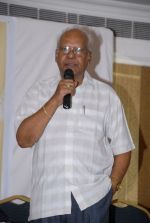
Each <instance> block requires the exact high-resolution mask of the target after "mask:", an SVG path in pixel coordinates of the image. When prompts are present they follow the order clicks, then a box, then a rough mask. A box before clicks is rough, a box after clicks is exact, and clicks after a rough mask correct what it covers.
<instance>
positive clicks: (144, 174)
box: [139, 67, 150, 210]
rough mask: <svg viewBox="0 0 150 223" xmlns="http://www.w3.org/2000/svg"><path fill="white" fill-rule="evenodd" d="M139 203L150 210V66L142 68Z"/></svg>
mask: <svg viewBox="0 0 150 223" xmlns="http://www.w3.org/2000/svg"><path fill="white" fill-rule="evenodd" d="M139 203H140V204H141V205H143V206H144V207H146V208H149V210H150V68H149V67H145V68H142V79H141V108H140V140H139Z"/></svg>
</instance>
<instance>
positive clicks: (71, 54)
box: [67, 49, 75, 58]
mask: <svg viewBox="0 0 150 223" xmlns="http://www.w3.org/2000/svg"><path fill="white" fill-rule="evenodd" d="M67 56H68V57H69V58H74V57H75V54H74V52H73V50H72V49H71V50H70V51H69V53H68V54H67Z"/></svg>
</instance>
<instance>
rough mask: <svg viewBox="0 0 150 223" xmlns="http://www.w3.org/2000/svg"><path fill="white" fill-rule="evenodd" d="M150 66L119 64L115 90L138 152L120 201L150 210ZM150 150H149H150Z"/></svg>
mask: <svg viewBox="0 0 150 223" xmlns="http://www.w3.org/2000/svg"><path fill="white" fill-rule="evenodd" d="M149 86H150V67H147V68H144V67H140V66H134V65H125V64H115V66H114V88H115V89H116V91H117V93H118V95H119V96H120V98H121V100H122V102H123V105H124V108H125V113H126V116H127V120H128V124H129V128H130V131H131V134H132V137H133V140H134V144H135V146H136V149H135V150H134V151H133V154H132V160H131V165H130V167H129V170H128V172H127V174H126V177H125V179H124V181H123V184H122V186H123V187H122V190H120V191H119V193H118V195H117V196H118V197H119V199H123V200H127V201H132V202H135V203H139V204H141V205H142V206H144V207H146V208H148V209H149V208H150V180H149V177H150V165H149V158H148V157H150V122H149V114H150V87H149ZM148 148H149V149H148Z"/></svg>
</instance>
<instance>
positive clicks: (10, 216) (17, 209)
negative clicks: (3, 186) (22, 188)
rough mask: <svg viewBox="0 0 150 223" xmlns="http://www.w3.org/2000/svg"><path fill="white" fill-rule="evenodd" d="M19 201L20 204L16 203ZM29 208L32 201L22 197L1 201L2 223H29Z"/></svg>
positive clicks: (0, 213)
mask: <svg viewBox="0 0 150 223" xmlns="http://www.w3.org/2000/svg"><path fill="white" fill-rule="evenodd" d="M17 200H19V203H18V202H17V203H15V201H17ZM20 201H22V203H20ZM29 206H30V199H29V198H28V197H26V196H22V195H16V196H11V197H8V198H5V199H3V200H0V222H12V223H17V222H18V223H26V222H28V216H29Z"/></svg>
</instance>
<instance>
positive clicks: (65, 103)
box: [63, 94, 72, 109]
mask: <svg viewBox="0 0 150 223" xmlns="http://www.w3.org/2000/svg"><path fill="white" fill-rule="evenodd" d="M71 107H72V103H71V94H67V95H65V96H64V99H63V108H65V109H69V108H71Z"/></svg>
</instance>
